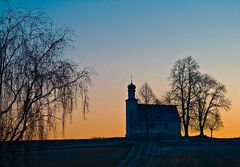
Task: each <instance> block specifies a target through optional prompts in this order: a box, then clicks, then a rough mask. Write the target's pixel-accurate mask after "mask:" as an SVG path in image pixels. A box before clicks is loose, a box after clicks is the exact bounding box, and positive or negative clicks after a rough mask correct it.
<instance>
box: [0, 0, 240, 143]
mask: <svg viewBox="0 0 240 167" xmlns="http://www.w3.org/2000/svg"><path fill="white" fill-rule="evenodd" d="M7 6H12V7H14V8H16V7H21V8H25V9H41V10H43V11H45V13H46V14H47V15H48V16H49V17H50V18H51V19H52V20H53V21H54V23H55V24H56V25H57V26H70V27H71V28H72V29H73V30H74V32H75V34H76V38H75V49H74V50H73V51H71V52H69V55H68V56H69V57H71V59H72V60H73V61H74V62H76V63H79V64H81V65H83V66H91V67H94V68H95V70H96V71H97V73H98V75H97V76H96V77H95V78H94V86H93V87H92V88H91V90H90V101H91V106H90V113H89V114H88V115H87V120H85V121H84V120H83V119H82V117H81V114H80V111H81V109H80V108H79V109H76V112H75V113H74V116H73V121H72V123H71V124H68V126H67V128H66V131H65V138H91V137H113V136H124V135H125V99H126V96H127V85H128V83H129V82H130V75H131V74H132V75H133V81H134V83H135V84H136V86H137V87H140V86H141V85H142V84H143V83H144V82H145V81H147V82H148V83H149V84H150V86H151V87H152V88H153V90H154V92H155V94H156V95H158V96H159V97H161V96H162V95H163V94H164V92H165V91H166V90H167V89H168V80H167V79H168V76H169V73H170V69H171V68H172V66H173V65H174V63H175V61H176V60H178V59H179V58H183V57H186V56H190V55H191V56H193V57H194V58H195V59H196V60H197V61H198V62H199V63H200V66H201V71H202V72H206V73H209V74H211V75H213V76H214V77H216V79H217V80H219V81H221V82H222V83H224V84H225V85H226V86H227V89H228V94H227V96H228V98H230V99H231V101H232V107H231V110H230V111H229V112H227V113H224V114H223V121H224V128H223V129H222V130H220V131H218V132H216V133H215V136H218V137H237V136H238V137H239V136H240V121H239V120H240V110H239V109H240V87H239V85H240V74H239V72H240V1H238V0H225V1H222V0H188V1H187V0H162V1H160V0H145V1H143V0H130V1H129V0H8V2H7V1H6V0H1V1H0V12H2V11H3V10H4V9H5V8H6V7H7ZM57 137H58V138H62V136H61V135H60V134H59V135H57Z"/></svg>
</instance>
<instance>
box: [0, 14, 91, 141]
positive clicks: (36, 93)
mask: <svg viewBox="0 0 240 167" xmlns="http://www.w3.org/2000/svg"><path fill="white" fill-rule="evenodd" d="M72 37H73V35H72V32H71V30H69V29H67V28H60V29H57V28H55V27H54V26H53V23H52V22H51V21H50V19H49V18H48V17H47V16H46V15H44V14H43V13H40V12H39V11H31V12H25V11H13V10H8V11H6V12H5V13H4V14H3V15H2V16H1V18H0V144H1V143H2V142H4V141H9V143H12V142H14V141H19V140H30V139H45V138H47V136H48V134H49V132H51V131H53V130H55V127H56V120H61V121H62V125H63V129H64V124H65V121H66V119H68V118H71V114H72V111H73V109H74V107H75V106H76V105H77V103H78V99H79V97H80V98H81V99H82V106H83V113H84V115H85V113H86V112H87V111H88V109H89V108H88V106H89V97H88V87H89V85H90V84H91V77H92V74H94V71H93V69H91V68H83V69H80V67H79V66H78V65H76V64H74V63H72V62H70V61H69V60H67V59H66V58H65V57H64V55H65V54H66V53H65V50H66V49H67V48H69V47H70V46H72V42H73V41H72ZM58 115H61V118H59V117H58Z"/></svg>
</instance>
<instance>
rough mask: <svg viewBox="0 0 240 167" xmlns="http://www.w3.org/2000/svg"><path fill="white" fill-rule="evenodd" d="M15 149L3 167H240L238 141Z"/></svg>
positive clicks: (38, 144) (46, 144)
mask: <svg viewBox="0 0 240 167" xmlns="http://www.w3.org/2000/svg"><path fill="white" fill-rule="evenodd" d="M15 148H16V149H15V151H14V152H15V154H13V152H11V156H9V157H8V158H7V159H6V160H5V161H4V165H5V166H6V167H8V166H16V167H28V166H29V167H31V166H36V167H38V166H39V167H48V166H49V167H50V166H51V167H55V166H57V167H62V166H67V167H75V166H80V167H92V166H93V167H95V166H103V167H108V166H109V167H111V166H118V167H128V166H129V167H134V166H137V167H142V166H146V167H152V166H153V167H154V166H161V167H215V166H216V167H225V166H226V167H240V139H213V140H211V139H199V138H191V139H178V140H175V139H163V140H162V139H161V140H157V141H156V140H154V141H153V140H151V141H146V140H138V141H136V140H131V141H129V140H125V139H123V138H115V139H101V140H60V141H35V142H30V143H22V144H18V146H16V147H15ZM13 155H15V156H13Z"/></svg>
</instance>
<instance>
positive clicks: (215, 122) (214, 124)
mask: <svg viewBox="0 0 240 167" xmlns="http://www.w3.org/2000/svg"><path fill="white" fill-rule="evenodd" d="M206 128H207V129H209V130H210V132H211V138H212V137H213V131H216V130H219V129H221V128H223V122H222V119H221V115H220V113H219V112H215V113H210V114H209V116H208V120H207V122H206Z"/></svg>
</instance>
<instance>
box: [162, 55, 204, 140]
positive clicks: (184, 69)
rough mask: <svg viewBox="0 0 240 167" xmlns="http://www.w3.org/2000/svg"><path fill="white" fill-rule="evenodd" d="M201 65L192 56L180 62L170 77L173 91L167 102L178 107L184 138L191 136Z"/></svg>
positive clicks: (169, 94) (168, 95)
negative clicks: (194, 91)
mask: <svg viewBox="0 0 240 167" xmlns="http://www.w3.org/2000/svg"><path fill="white" fill-rule="evenodd" d="M198 74H199V65H198V63H197V62H196V61H195V60H194V59H193V58H192V57H191V56H190V57H186V58H183V59H180V60H178V61H177V62H176V63H175V65H174V66H173V68H172V70H171V74H170V77H169V80H170V86H171V90H170V91H169V92H167V94H166V95H167V97H165V101H167V102H168V103H170V104H174V105H177V106H178V110H179V114H180V118H181V122H182V125H183V129H184V136H185V137H188V136H189V127H190V121H191V112H193V106H194V94H193V89H194V87H195V85H196V83H197V82H198V81H197V79H198V77H197V76H198Z"/></svg>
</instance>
